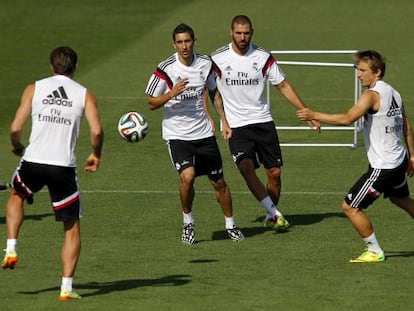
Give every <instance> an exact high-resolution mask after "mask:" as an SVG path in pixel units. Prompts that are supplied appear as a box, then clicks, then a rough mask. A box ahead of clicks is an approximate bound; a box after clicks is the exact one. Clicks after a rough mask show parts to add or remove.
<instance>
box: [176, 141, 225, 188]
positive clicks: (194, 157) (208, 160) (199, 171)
mask: <svg viewBox="0 0 414 311" xmlns="http://www.w3.org/2000/svg"><path fill="white" fill-rule="evenodd" d="M168 151H169V154H170V158H171V161H172V163H173V165H174V167H175V169H176V170H177V172H178V173H181V172H182V171H183V170H184V169H186V168H187V167H191V166H192V167H194V170H195V174H196V176H201V175H207V176H208V178H209V179H211V180H214V181H217V180H219V179H222V178H223V162H222V158H221V154H220V150H219V147H218V145H217V141H216V137H215V136H212V137H208V138H204V139H198V140H191V141H185V140H177V139H173V140H169V141H168Z"/></svg>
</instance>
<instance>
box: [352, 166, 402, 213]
mask: <svg viewBox="0 0 414 311" xmlns="http://www.w3.org/2000/svg"><path fill="white" fill-rule="evenodd" d="M407 167H408V159H407V158H406V159H405V160H404V161H403V163H401V164H400V165H399V166H398V167H396V168H395V169H377V168H372V167H371V166H368V170H367V171H366V173H365V174H363V175H362V176H361V177H360V178H359V179H358V180H357V182H356V183H355V184H354V185H353V186H352V188H351V189H350V190H349V192H348V194H347V195H346V196H345V202H346V203H347V204H348V205H350V206H352V207H355V208H361V209H364V208H367V207H368V206H370V205H371V204H372V203H374V201H375V200H376V199H378V198H379V197H380V196H381V194H384V198H387V197H398V198H405V197H408V196H409V195H410V192H409V189H408V184H407Z"/></svg>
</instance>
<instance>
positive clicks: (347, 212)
mask: <svg viewBox="0 0 414 311" xmlns="http://www.w3.org/2000/svg"><path fill="white" fill-rule="evenodd" d="M341 209H342V211H343V212H344V214H345V215H346V216H348V217H349V216H350V215H351V214H352V213H353V212H354V211H356V209H355V208H353V207H351V206H349V205H348V204H347V203H346V202H345V201H344V202H342V205H341Z"/></svg>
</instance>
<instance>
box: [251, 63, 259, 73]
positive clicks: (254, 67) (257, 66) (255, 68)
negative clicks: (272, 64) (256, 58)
mask: <svg viewBox="0 0 414 311" xmlns="http://www.w3.org/2000/svg"><path fill="white" fill-rule="evenodd" d="M252 67H253V69H254V70H256V71H259V64H258V63H256V62H254V63H253V65H252Z"/></svg>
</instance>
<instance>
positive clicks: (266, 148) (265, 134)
mask: <svg viewBox="0 0 414 311" xmlns="http://www.w3.org/2000/svg"><path fill="white" fill-rule="evenodd" d="M232 131H233V134H232V136H231V138H230V139H229V148H230V152H231V154H232V157H233V161H234V163H236V164H237V165H238V164H239V162H240V161H241V160H243V159H245V158H250V159H252V160H253V161H254V163H255V166H256V168H258V167H259V166H260V165H259V162H260V163H262V164H263V166H264V167H265V168H267V169H270V168H272V167H281V166H282V165H283V159H282V151H281V150H280V144H279V137H278V135H277V132H276V128H275V123H274V122H266V123H257V124H250V125H246V126H242V127H237V128H233V129H232Z"/></svg>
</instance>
